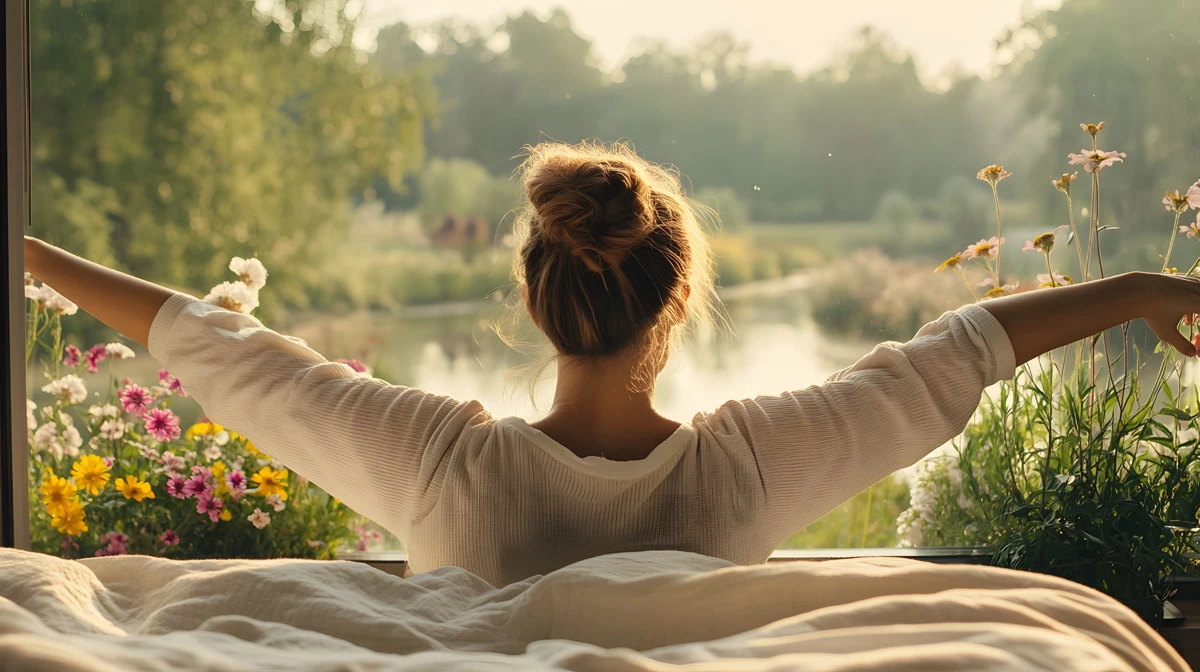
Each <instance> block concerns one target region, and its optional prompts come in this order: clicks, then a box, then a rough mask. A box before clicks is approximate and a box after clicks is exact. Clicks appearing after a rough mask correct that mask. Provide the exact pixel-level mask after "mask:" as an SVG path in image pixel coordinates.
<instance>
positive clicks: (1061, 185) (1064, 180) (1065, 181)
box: [1050, 171, 1079, 194]
mask: <svg viewBox="0 0 1200 672" xmlns="http://www.w3.org/2000/svg"><path fill="white" fill-rule="evenodd" d="M1077 177H1079V171H1075V172H1074V173H1063V174H1062V177H1061V178H1060V179H1057V180H1055V179H1051V180H1050V184H1053V185H1054V188H1055V189H1058V190H1059V191H1061V192H1063V193H1064V194H1069V193H1071V183H1072V182H1074V181H1075V178H1077Z"/></svg>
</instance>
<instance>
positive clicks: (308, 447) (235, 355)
mask: <svg viewBox="0 0 1200 672" xmlns="http://www.w3.org/2000/svg"><path fill="white" fill-rule="evenodd" d="M149 348H150V354H151V355H152V356H153V357H154V358H155V359H157V360H158V361H159V362H161V363H162V365H163V366H165V367H166V368H167V369H168V370H169V371H170V372H171V375H173V376H175V377H177V378H179V380H180V381H181V382H182V384H183V386H184V389H185V390H187V392H188V394H189V395H191V396H192V397H193V398H194V399H195V400H196V401H197V402H198V403H199V404H200V406H201V407H202V408H203V409H204V412H205V414H207V415H208V416H209V417H210V418H211V419H212V420H213V421H215V422H218V423H220V424H222V425H225V426H227V427H229V428H230V429H233V430H236V431H238V432H239V433H241V434H243V435H244V436H246V437H247V438H248V439H250V440H251V441H253V442H254V444H255V445H256V446H257V447H258V448H260V449H261V450H262V451H263V452H265V453H267V454H269V455H271V456H272V457H273V458H275V459H277V460H279V461H280V462H282V463H283V464H284V465H286V466H287V467H288V468H289V469H292V470H293V471H295V472H296V473H298V474H300V475H302V476H304V477H305V478H308V479H309V480H311V481H312V482H313V483H316V484H317V485H318V486H320V487H321V488H322V489H324V490H325V491H327V492H329V493H330V494H331V495H333V496H335V497H337V498H339V499H341V500H342V501H344V502H345V503H346V504H347V505H348V506H350V507H351V508H352V509H354V510H355V511H357V512H358V513H360V514H363V515H365V516H367V517H369V518H371V519H372V520H374V521H376V522H378V523H380V524H382V525H384V526H386V527H388V528H389V529H391V530H393V531H396V532H401V531H404V530H407V528H408V526H409V525H410V524H411V522H412V521H411V517H412V516H413V515H414V513H415V511H414V509H415V508H416V507H417V506H418V504H419V502H420V501H421V498H422V496H423V495H425V494H426V492H427V491H428V490H430V489H431V488H433V486H435V485H436V483H437V482H439V481H440V478H441V473H440V471H439V465H440V464H441V462H442V460H441V458H442V457H443V455H444V453H445V451H448V450H450V449H451V447H453V445H454V443H455V441H456V439H457V437H458V435H459V434H460V433H461V432H462V430H463V429H464V428H465V427H466V426H467V424H468V423H470V422H471V421H472V419H473V418H475V417H476V416H481V415H485V414H484V413H483V409H482V408H481V407H480V406H479V404H478V403H476V402H470V403H461V402H456V401H454V400H451V399H448V398H446V397H440V396H436V395H432V394H428V393H425V392H422V391H421V390H417V389H414V388H409V387H399V386H395V385H389V384H387V383H385V382H384V381H382V380H377V379H373V378H370V377H369V376H366V375H365V374H359V373H356V372H355V371H354V370H353V369H351V368H350V367H348V366H346V365H345V364H338V363H333V362H329V361H326V359H325V358H324V357H322V356H321V355H319V354H317V353H316V352H315V351H313V350H312V349H311V348H309V347H308V346H307V345H306V344H305V343H304V342H303V341H301V340H299V339H295V338H291V337H287V336H282V335H280V334H278V333H276V332H274V331H271V330H270V329H267V328H266V327H264V326H263V325H262V323H261V322H259V321H258V320H257V319H255V318H253V317H250V316H248V315H242V314H240V313H235V312H231V311H228V310H223V309H221V308H218V307H216V306H213V305H210V304H207V303H204V302H202V301H198V300H196V299H193V298H191V297H188V296H185V295H182V294H177V295H175V296H173V297H172V298H170V299H168V300H167V301H166V303H164V304H163V306H162V308H160V309H159V312H158V314H157V316H156V317H155V319H154V322H153V324H152V326H151V329H150V338H149Z"/></svg>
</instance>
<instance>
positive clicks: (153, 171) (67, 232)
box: [30, 0, 431, 303]
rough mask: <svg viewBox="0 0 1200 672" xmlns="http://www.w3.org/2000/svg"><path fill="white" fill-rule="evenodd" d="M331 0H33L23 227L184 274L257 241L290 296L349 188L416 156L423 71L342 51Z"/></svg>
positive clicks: (344, 42)
mask: <svg viewBox="0 0 1200 672" xmlns="http://www.w3.org/2000/svg"><path fill="white" fill-rule="evenodd" d="M347 4H348V2H347V0H288V1H287V2H284V1H282V0H279V1H277V2H274V3H271V2H257V3H248V2H244V1H242V0H129V1H126V2H100V1H97V0H76V1H75V2H74V3H72V2H60V1H59V0H35V1H34V2H33V3H32V5H31V16H30V18H31V29H30V30H31V34H30V45H31V69H32V72H31V91H32V141H33V152H32V153H33V157H34V166H33V175H34V182H33V191H34V194H33V199H32V201H33V212H32V221H33V227H34V231H35V232H36V233H37V234H38V235H41V236H44V237H45V238H47V239H48V240H50V241H51V242H56V243H61V244H65V245H67V246H68V247H70V248H73V249H77V250H80V251H81V252H83V253H84V254H87V255H88V256H90V257H92V258H94V259H97V260H99V261H104V262H106V263H112V264H115V265H116V266H118V267H119V268H123V269H125V270H129V271H132V272H134V273H137V274H139V275H144V276H146V277H150V278H153V279H155V280H157V281H160V282H166V283H171V284H175V285H181V286H186V287H193V288H196V287H207V286H209V285H210V284H212V282H213V281H214V280H216V279H217V278H219V277H221V276H222V275H223V266H224V264H226V263H227V261H228V259H229V258H230V257H231V256H233V255H242V256H250V255H253V254H258V255H259V256H262V257H264V259H265V260H266V262H267V263H268V264H269V265H270V266H271V268H272V277H273V280H274V281H275V283H276V287H277V288H278V289H279V290H280V294H282V295H283V298H284V299H285V300H288V301H292V302H300V303H303V301H304V293H303V291H302V289H301V288H300V286H299V284H298V283H294V282H290V280H293V279H295V280H299V279H302V278H301V275H302V273H303V269H304V268H306V266H307V265H306V263H305V261H306V260H309V259H311V257H312V255H313V253H314V252H315V251H316V250H317V249H318V245H319V244H320V241H322V240H323V239H328V238H330V237H332V236H336V235H337V233H338V232H339V231H340V230H342V228H343V227H344V226H345V223H346V220H347V209H348V205H349V203H350V199H349V197H350V196H351V195H352V194H356V193H357V194H362V192H363V191H364V190H367V189H368V188H369V187H370V185H371V182H372V180H373V179H374V177H375V176H376V175H383V176H385V178H386V179H387V181H388V182H390V183H393V184H396V185H399V184H400V183H401V182H402V180H403V177H404V176H405V174H406V173H408V172H410V171H412V170H414V169H415V168H416V167H418V166H419V165H421V163H422V161H423V159H424V157H423V143H422V131H423V124H422V122H423V118H424V116H425V115H426V114H427V112H428V110H429V103H430V100H431V90H430V87H429V82H428V80H427V79H424V78H422V77H421V76H420V74H419V73H418V74H416V75H411V76H410V75H408V74H407V73H403V72H397V71H392V72H389V73H388V74H387V75H386V76H384V75H382V74H380V73H379V72H378V71H377V69H376V68H374V67H371V66H369V65H364V64H362V63H360V62H359V60H360V59H359V58H358V54H357V52H356V51H355V50H354V49H353V47H352V46H351V37H352V35H353V32H354V27H355V24H354V21H353V20H352V19H351V18H349V17H348V16H347V14H346V11H345V10H346V6H347ZM367 195H368V196H369V194H367Z"/></svg>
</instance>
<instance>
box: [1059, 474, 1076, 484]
mask: <svg viewBox="0 0 1200 672" xmlns="http://www.w3.org/2000/svg"><path fill="white" fill-rule="evenodd" d="M1054 479H1055V480H1057V481H1058V482H1059V483H1061V484H1063V485H1070V484H1072V483H1074V482H1075V477H1074V476H1073V475H1071V474H1055V475H1054Z"/></svg>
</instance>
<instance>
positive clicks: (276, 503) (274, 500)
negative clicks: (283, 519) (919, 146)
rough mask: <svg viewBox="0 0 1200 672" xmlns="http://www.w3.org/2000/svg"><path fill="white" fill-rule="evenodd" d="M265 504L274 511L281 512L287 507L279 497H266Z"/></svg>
mask: <svg viewBox="0 0 1200 672" xmlns="http://www.w3.org/2000/svg"><path fill="white" fill-rule="evenodd" d="M267 504H270V505H271V506H272V507H273V508H274V509H275V510H276V511H282V510H283V509H284V508H285V507H287V504H284V503H283V500H282V499H280V497H279V495H269V496H267Z"/></svg>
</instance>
